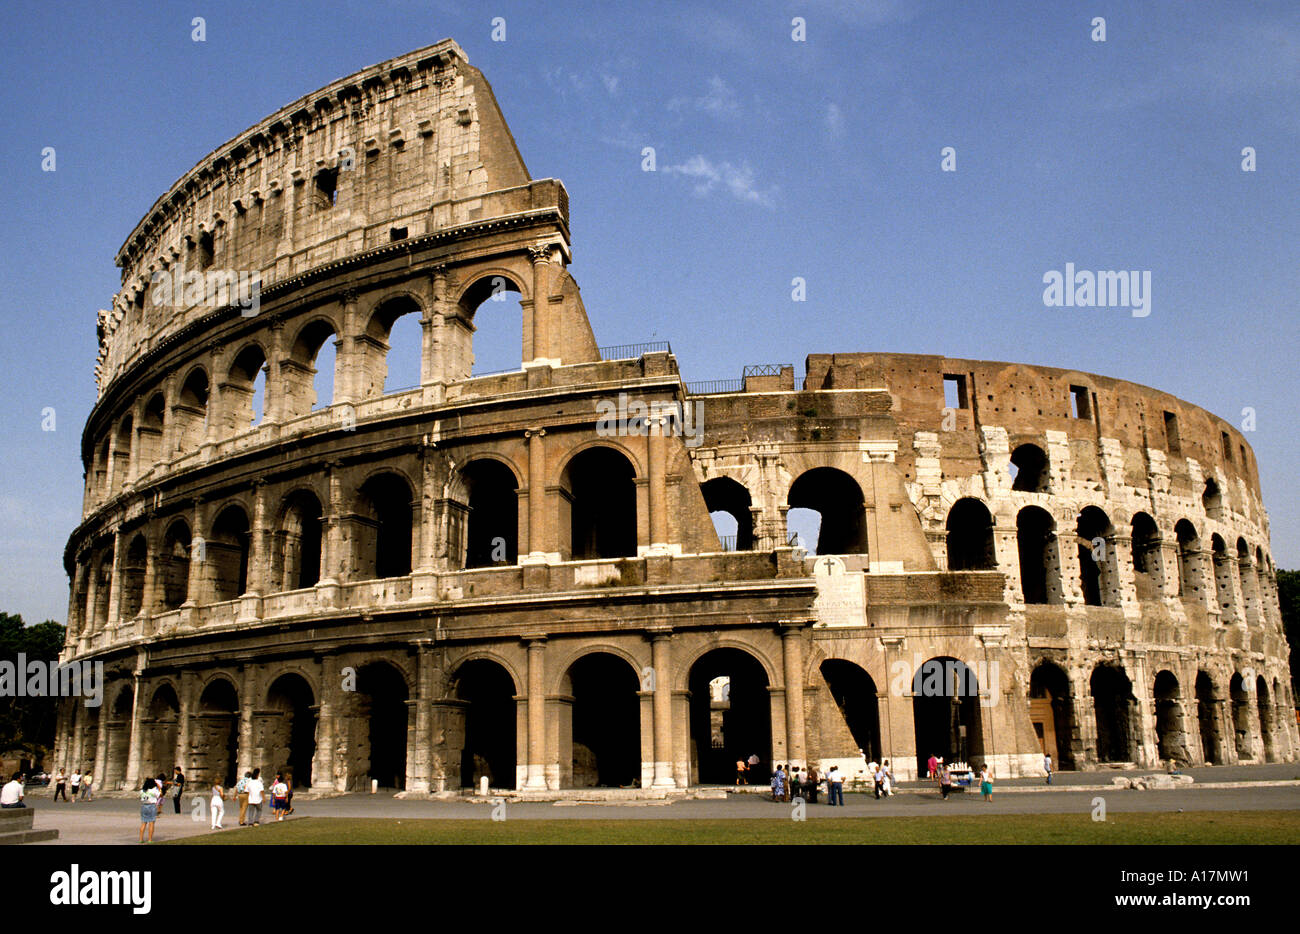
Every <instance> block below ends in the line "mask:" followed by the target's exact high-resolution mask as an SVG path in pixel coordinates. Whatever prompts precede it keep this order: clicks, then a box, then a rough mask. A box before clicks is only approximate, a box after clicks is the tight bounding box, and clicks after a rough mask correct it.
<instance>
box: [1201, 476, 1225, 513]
mask: <svg viewBox="0 0 1300 934" xmlns="http://www.w3.org/2000/svg"><path fill="white" fill-rule="evenodd" d="M1201 508H1203V509H1204V510H1205V514H1206V515H1207V516H1209V517H1210V518H1211V519H1222V518H1223V492H1222V491H1221V490H1220V489H1219V484H1218V482H1217V481H1215V479H1214V478H1213V477H1211V478H1209V479H1208V480H1206V481H1205V489H1204V490H1203V491H1202V493H1201Z"/></svg>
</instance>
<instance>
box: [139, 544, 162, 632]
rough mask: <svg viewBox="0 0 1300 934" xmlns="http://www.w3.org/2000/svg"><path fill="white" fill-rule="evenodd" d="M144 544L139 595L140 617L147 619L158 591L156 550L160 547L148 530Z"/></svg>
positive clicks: (152, 609) (152, 610)
mask: <svg viewBox="0 0 1300 934" xmlns="http://www.w3.org/2000/svg"><path fill="white" fill-rule="evenodd" d="M144 543H145V549H144V587H143V588H142V589H141V593H140V615H141V616H143V617H145V618H146V619H147V618H148V617H150V616H152V615H153V613H154V604H155V602H156V601H155V598H154V592H155V591H156V590H157V589H158V549H159V548H161V547H162V546H161V545H160V544H159V543H158V541H156V540H155V537H154V535H151V534H149V531H148V530H146V533H145V539H144Z"/></svg>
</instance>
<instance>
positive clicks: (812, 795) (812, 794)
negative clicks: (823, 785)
mask: <svg viewBox="0 0 1300 934" xmlns="http://www.w3.org/2000/svg"><path fill="white" fill-rule="evenodd" d="M820 782H821V776H820V775H818V774H817V767H816V766H815V765H810V766H808V803H809V804H816V803H817V792H818V790H819V789H818V787H817V786H818V784H819V783H820Z"/></svg>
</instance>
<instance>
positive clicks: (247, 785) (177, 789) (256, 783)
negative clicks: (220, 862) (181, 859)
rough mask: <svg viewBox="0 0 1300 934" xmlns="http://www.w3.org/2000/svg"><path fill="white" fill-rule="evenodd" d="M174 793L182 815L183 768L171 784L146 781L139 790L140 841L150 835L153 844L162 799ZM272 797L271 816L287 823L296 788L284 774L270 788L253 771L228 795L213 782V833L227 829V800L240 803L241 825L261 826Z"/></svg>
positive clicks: (210, 803) (177, 770) (160, 779)
mask: <svg viewBox="0 0 1300 934" xmlns="http://www.w3.org/2000/svg"><path fill="white" fill-rule="evenodd" d="M169 790H170V791H171V792H172V800H173V801H174V803H175V808H176V813H177V814H179V813H180V812H181V795H182V794H183V793H184V790H185V775H184V773H182V772H181V768H180V766H177V767H176V768H175V770H174V775H173V778H172V779H171V780H170V781H168V780H167V778H166V777H165V776H162V775H159V776H158V777H157V778H146V779H145V780H144V787H142V788H141V789H140V842H141V843H144V842H145V834H146V831H147V832H148V837H149V842H150V843H152V842H153V831H154V822H155V821H156V820H157V819H158V806H159V803H160V802H161V800H162V799H163V798H164V797H165V796H166V795H167V792H168V791H169ZM268 794H269V795H270V797H271V815H272V817H273V818H274V819H275V820H280V821H282V820H284V818H285V816H286V815H289V814H292V813H293V786H292V785H291V784H290V783H289V782H288V781H287V780H286V779H285V776H284V773H283V772H277V773H276V775H275V781H273V782H272V783H271V787H270V788H267V786H266V783H265V782H264V781H263V780H262V770H261V769H253V770H252V771H249V772H245V773H244V776H243V778H241V779H240V780H239V781H238V782H236V783H235V787H234V789H233V790H232V791H230V792H229V793H228V792H227V789H226V788H225V787H224V786H223V785H222V783H221V782H213V783H212V788H211V789H210V798H209V801H208V810H209V812H210V813H211V824H210V826H209V829H211V830H224V829H225V827H224V826H223V824H222V821H223V820H224V819H225V816H226V799H227V798H230V799H233V800H236V801H238V802H239V826H240V827H244V826H247V825H252V826H253V827H256V826H258V825H259V824H260V823H261V821H262V807H263V805H264V804H265V802H266V797H267V795H268Z"/></svg>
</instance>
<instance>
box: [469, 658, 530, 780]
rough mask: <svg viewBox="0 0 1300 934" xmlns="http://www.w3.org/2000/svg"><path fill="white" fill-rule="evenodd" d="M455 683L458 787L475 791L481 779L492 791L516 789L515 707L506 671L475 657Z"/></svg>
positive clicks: (497, 665)
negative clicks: (459, 713) (461, 724)
mask: <svg viewBox="0 0 1300 934" xmlns="http://www.w3.org/2000/svg"><path fill="white" fill-rule="evenodd" d="M455 684H456V690H455V693H456V698H457V699H458V700H460V701H461V703H462V704H463V710H464V716H465V731H464V737H465V745H464V747H463V748H462V751H461V761H460V787H462V788H477V787H478V786H479V780H480V779H481V778H482V777H483V776H487V780H488V785H489V786H490V787H492V788H514V787H516V786H517V784H518V768H517V765H516V762H517V758H516V748H517V740H516V736H515V733H516V727H517V723H518V715H517V713H516V710H517V706H518V705H517V703H516V701H515V682H514V679H513V678H511V677H510V672H508V671H506V669H505V668H504V667H502V666H501V665H500V664H498V663H497V662H494V661H492V660H490V659H486V658H475V659H471V660H469V661H467V662H465V664H463V665H461V666H460V668H458V669H457V670H456V675H455Z"/></svg>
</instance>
